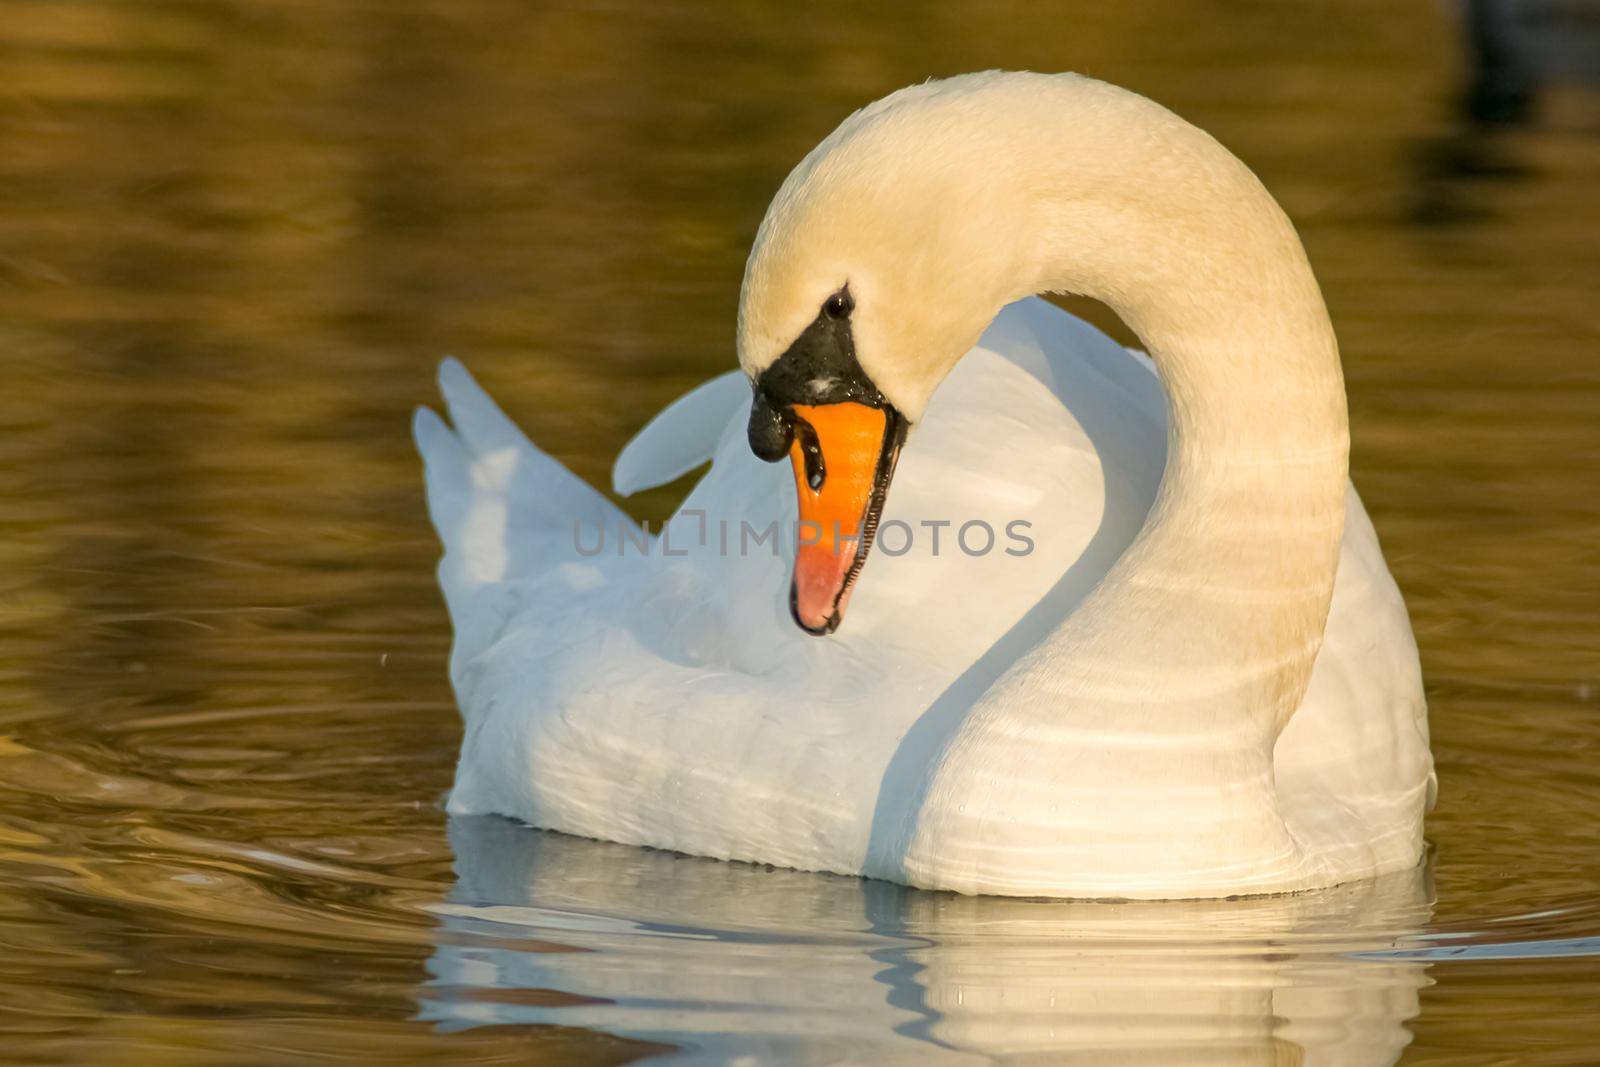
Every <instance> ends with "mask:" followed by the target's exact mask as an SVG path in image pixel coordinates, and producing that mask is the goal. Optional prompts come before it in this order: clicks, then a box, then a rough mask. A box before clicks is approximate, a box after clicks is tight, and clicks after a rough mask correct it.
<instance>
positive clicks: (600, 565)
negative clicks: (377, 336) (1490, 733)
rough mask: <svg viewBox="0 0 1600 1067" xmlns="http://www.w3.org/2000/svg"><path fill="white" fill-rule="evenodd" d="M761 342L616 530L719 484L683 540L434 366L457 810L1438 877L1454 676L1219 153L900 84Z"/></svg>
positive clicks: (935, 852) (1321, 352)
mask: <svg viewBox="0 0 1600 1067" xmlns="http://www.w3.org/2000/svg"><path fill="white" fill-rule="evenodd" d="M1050 292H1067V293H1076V294H1082V295H1085V296H1088V297H1092V298H1094V299H1097V300H1099V301H1101V302H1103V303H1104V304H1106V305H1108V306H1109V307H1110V308H1111V309H1112V310H1114V311H1115V312H1116V313H1117V314H1118V315H1120V316H1121V318H1122V320H1123V321H1124V322H1125V323H1126V324H1127V325H1128V326H1129V327H1130V328H1131V329H1132V330H1133V331H1134V332H1135V333H1136V334H1137V335H1138V337H1139V339H1140V341H1141V342H1142V343H1143V345H1144V346H1145V349H1146V350H1147V351H1148V356H1146V355H1144V354H1142V353H1137V352H1132V351H1129V350H1126V349H1123V348H1122V347H1120V346H1118V345H1117V344H1115V343H1114V342H1113V341H1111V340H1110V339H1109V338H1107V337H1106V336H1104V335H1103V334H1101V333H1100V332H1099V331H1097V330H1095V329H1093V328H1092V327H1090V326H1089V325H1087V324H1086V323H1084V322H1083V321H1081V320H1079V319H1077V318H1075V317H1073V316H1071V315H1070V314H1068V313H1067V312H1065V311H1062V310H1059V309H1057V308H1055V307H1053V306H1052V305H1049V304H1048V303H1046V302H1044V301H1043V300H1042V299H1040V297H1039V296H1038V294H1041V293H1050ZM737 349H738V361H739V368H738V369H737V370H733V371H730V372H728V373H727V374H724V375H722V376H720V377H718V378H716V379H713V380H712V381H710V382H708V383H706V384H705V385H703V386H701V387H700V388H698V389H696V390H694V391H693V392H691V393H690V394H688V395H687V396H685V397H683V398H681V399H679V400H678V401H676V402H675V403H673V404H672V405H670V406H669V407H668V408H667V409H666V410H664V411H663V412H662V413H661V414H660V415H658V416H657V417H656V418H655V419H654V420H653V421H652V422H651V423H650V424H649V425H647V426H646V427H645V428H644V429H643V430H642V431H641V432H640V433H639V435H638V436H637V437H636V438H635V439H634V440H633V441H632V442H630V443H629V444H628V445H627V446H626V447H625V448H624V449H623V451H622V453H621V454H620V455H619V456H618V459H617V462H616V465H615V468H614V470H613V483H614V488H615V490H616V491H617V492H618V493H619V494H621V495H627V494H629V493H631V492H635V491H638V490H640V489H643V488H646V487H649V486H654V485H660V484H665V483H667V482H669V481H671V480H673V479H675V478H677V477H680V476H682V475H683V474H685V473H687V472H689V471H691V470H693V469H695V468H696V467H698V466H700V465H702V464H704V463H705V462H706V461H707V460H710V462H711V466H710V468H709V470H708V471H707V473H706V474H705V475H704V476H703V477H702V478H701V479H700V481H699V482H698V484H696V485H695V487H694V488H693V490H692V491H691V492H690V493H689V494H688V496H687V498H686V499H685V500H684V502H683V504H682V506H681V507H680V508H679V509H678V511H677V512H676V513H675V514H674V515H673V516H672V518H671V519H670V520H668V521H667V523H666V524H665V525H664V526H663V528H662V529H661V530H660V531H658V532H656V533H653V534H652V533H651V532H649V531H647V530H643V529H641V528H640V527H638V526H637V525H636V524H634V523H633V522H632V521H631V520H629V519H628V518H627V517H626V515H624V514H623V513H622V512H621V511H620V510H619V509H618V508H617V507H616V506H615V505H613V504H612V503H611V502H610V501H609V500H608V499H607V498H606V497H604V496H603V495H602V494H601V493H599V492H598V491H596V490H595V489H593V488H592V487H590V486H588V485H586V484H585V483H583V482H582V481H581V480H580V479H578V478H576V477H575V476H573V475H572V474H571V473H570V472H568V471H567V470H566V469H565V468H563V467H561V466H560V465H559V464H558V463H556V462H555V461H554V460H553V459H551V458H550V457H549V456H547V455H546V454H544V453H543V452H541V451H539V450H538V449H537V448H535V447H534V446H533V445H532V444H530V443H529V441H528V440H527V438H526V437H525V436H523V434H522V433H521V432H520V431H519V430H518V429H517V428H516V426H515V425H514V424H513V423H512V422H511V421H510V420H509V419H508V418H507V417H506V416H505V415H504V414H503V413H502V412H501V411H500V409H499V408H498V407H496V406H495V404H494V403H493V401H492V400H490V399H489V397H488V395H487V394H486V393H485V392H484V391H483V390H482V389H481V388H480V387H479V386H478V385H477V383H476V382H475V381H474V380H473V379H472V378H471V376H470V375H469V374H468V373H467V372H466V370H465V369H464V368H463V367H462V366H461V365H460V364H459V363H456V362H454V361H446V362H445V363H444V365H443V366H442V368H441V373H440V385H441V391H442V393H443V396H444V399H445V403H446V406H447V409H448V415H449V418H450V423H449V424H447V423H446V422H445V421H444V420H442V419H441V418H439V417H438V416H437V415H435V414H434V413H433V412H431V411H429V410H427V409H420V410H419V411H418V412H417V415H416V419H415V423H414V434H415V437H416V441H417V445H418V448H419V450H420V452H421V454H422V456H423V459H424V466H425V477H426V483H427V493H428V504H429V510H430V514H431V517H432V520H433V523H434V525H435V527H436V529H437V530H438V533H439V535H440V538H441V540H442V541H443V544H444V549H445V552H444V556H443V558H442V560H441V562H440V565H439V580H440V584H441V587H442V589H443V592H444V596H445V599H446V603H447V606H448V610H449V613H450V616H451V619H452V622H453V625H454V629H455V643H454V646H453V649H452V653H451V661H450V674H451V680H452V683H453V686H454V688H455V691H456V694H457V699H458V704H459V706H460V710H461V713H462V716H463V720H464V728H465V729H464V736H463V741H462V747H461V755H460V761H459V764H458V768H457V774H456V781H455V785H454V788H453V789H452V791H451V793H450V796H449V799H448V809H449V811H450V812H451V813H453V814H458V815H471V814H499V815H505V816H510V817H513V818H516V819H519V820H522V821H524V822H527V823H530V824H533V825H535V826H539V827H543V828H546V829H551V830H556V831H561V832H565V833H568V834H573V835H577V836H581V837H590V838H599V839H604V840H609V841H615V842H621V843H624V844H632V845H643V846H653V847H655V848H659V849H665V850H672V851H677V852H682V853H689V854H693V855H699V856H707V857H713V858H718V859H726V860H744V861H751V862H757V863H763V864H769V865H774V866H780V867H791V868H798V869H801V870H814V871H831V872H837V873H842V874H852V875H862V876H867V877H872V878H879V879H885V880H889V881H895V882H901V883H904V884H907V885H912V886H917V887H922V888H930V889H944V890H955V891H958V892H962V893H984V894H1001V895H1021V896H1053V897H1080V898H1102V897H1104V898H1125V899H1136V898H1147V899H1148V898H1169V899H1172V898H1199V897H1216V896H1230V895H1245V894H1264V893H1280V892H1289V891H1296V890H1303V889H1307V888H1311V887H1316V886H1325V885H1332V884H1336V883H1340V882H1347V881H1352V880H1356V879H1362V878H1369V877H1373V876H1376V875H1379V874H1383V873H1386V872H1390V871H1395V870H1400V869H1404V868H1408V867H1412V866H1414V865H1416V864H1417V863H1418V861H1419V857H1420V856H1421V854H1422V850H1423V840H1422V824H1423V815H1424V812H1425V811H1426V810H1427V808H1428V807H1429V806H1431V803H1432V797H1433V793H1434V776H1433V768H1432V759H1431V756H1430V754H1429V746H1428V727H1427V718H1426V704H1425V701H1424V698H1423V692H1422V682H1421V672H1420V668H1419V665H1418V658H1417V649H1416V643H1415V641H1414V639H1413V637H1412V634H1411V628H1410V623H1409V620H1408V617H1407V614H1406V610H1405V605H1404V602H1403V601H1402V599H1401V596H1400V593H1399V591H1398V589H1397V587H1396V585H1395V583H1394V580H1393V578H1392V577H1391V576H1390V574H1389V571H1388V568H1387V566H1386V564H1385V562H1384V559H1383V555H1382V551H1381V549H1380V547H1379V545H1378V541H1377V537H1376V535H1375V533H1374V531H1373V528H1372V524H1371V522H1370V521H1369V520H1368V518H1367V515H1366V512H1365V510H1364V509H1363V507H1362V505H1361V502H1360V500H1359V498H1358V497H1357V495H1356V493H1355V490H1354V488H1353V487H1352V486H1351V484H1350V480H1349V474H1348V445H1349V433H1348V421H1347V413H1346V404H1345V395H1344V386H1343V376H1342V371H1341V368H1340V364H1339V356H1338V349H1337V345H1336V342H1335V339H1334V334H1333V329H1332V326H1331V324H1330V322H1329V319H1328V314H1327V311H1326V309H1325V307H1324V304H1323V301H1322V297H1321V293H1320V290H1319V289H1318V286H1317V284H1316V281H1315V279H1314V277H1313V275H1312V272H1311V268H1310V266H1309V264H1308V262H1307V260H1306V256H1305V253H1304V250H1303V249H1302V247H1301V244H1300V242H1299V239H1298V238H1297V236H1296V235H1295V232H1294V229H1293V227H1292V226H1291V224H1290V223H1289V221H1288V219H1287V217H1286V216H1285V215H1284V213H1283V212H1282V210H1281V209H1280V208H1279V207H1278V205H1277V203H1276V202H1275V201H1274V200H1273V199H1272V197H1271V195H1270V194H1269V193H1268V192H1267V191H1266V189H1265V188H1264V187H1263V186H1262V185H1261V183H1260V182H1259V181H1258V180H1257V179H1256V177H1255V176H1254V175H1253V174H1252V173H1251V172H1250V170H1249V169H1248V168H1247V167H1245V165H1244V164H1243V163H1241V162H1240V161H1239V160H1238V159H1236V158H1235V157H1234V156H1233V155H1232V154H1230V153H1229V152H1228V151H1227V150H1226V149H1225V148H1223V147H1222V146H1221V145H1220V144H1218V143H1217V142H1216V141H1215V140H1213V139H1212V138H1211V137H1210V136H1209V135H1207V134H1206V133H1204V132H1202V131H1201V130H1199V129H1198V128H1196V127H1194V126H1192V125H1190V124H1188V123H1187V122H1185V121H1183V120H1182V119H1180V118H1179V117H1177V116H1176V115H1174V114H1173V113H1172V112H1170V111H1168V110H1166V109H1164V108H1162V107H1161V106H1159V105H1157V104H1155V103H1153V102H1151V101H1149V100H1147V99H1145V98H1143V97H1141V96H1139V95H1136V94H1134V93H1131V92H1128V91H1126V90H1123V89H1119V88H1116V87H1114V86H1111V85H1108V84H1106V83H1103V82H1099V81H1095V80H1093V79H1090V78H1087V77H1082V76H1078V75H1073V74H1055V75H1045V74H1035V73H1024V72H986V73H978V74H969V75H963V76H959V77H954V78H950V79H947V80H943V81H930V82H927V83H925V84H922V85H917V86H913V87H910V88H906V89H902V90H900V91H898V92H896V93H893V94H891V95H890V96H887V97H885V98H883V99H882V100H879V101H877V102H876V103H874V104H871V105H869V106H867V107H866V108H863V109H862V110H860V111H858V112H856V113H855V114H853V115H851V116H850V117H849V118H847V119H846V120H845V121H844V122H843V123H842V124H841V125H840V126H839V128H838V129H837V130H835V131H834V132H833V133H832V134H830V135H829V136H828V137H827V138H826V139H825V140H823V141H822V142H821V143H820V144H819V145H818V146H817V147H816V148H815V149H814V150H813V151H812V152H811V153H810V154H809V155H807V156H806V157H805V159H804V160H802V161H801V163H800V164H799V165H798V166H797V167H796V168H795V170H794V171H793V172H792V173H791V174H790V175H789V177H788V178H787V179H786V180H785V182H784V183H783V185H782V187H781V188H780V189H779V190H778V193H777V195H776V197H775V198H774V199H773V201H772V204H771V206H770V207H769V209H768V211H767V214H766V216H765V218H764V220H763V221H762V223H761V225H760V227H759V229H758V232H757V234H756V238H755V241H754V244H753V247H752V250H751V253H750V257H749V260H748V263H747V265H746V270H745V277H744V283H743V287H742V291H741V296H740V302H739V312H738V325H737ZM785 460H787V461H788V462H787V467H788V470H787V472H785V470H784V469H782V468H776V467H773V466H769V465H768V463H771V462H780V463H781V462H783V461H785ZM875 535H876V541H877V544H876V547H874V537H875Z"/></svg>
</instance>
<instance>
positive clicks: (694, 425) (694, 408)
mask: <svg viewBox="0 0 1600 1067" xmlns="http://www.w3.org/2000/svg"><path fill="white" fill-rule="evenodd" d="M749 402H750V380H749V379H748V378H746V377H745V376H744V374H743V372H741V371H736V370H735V371H729V372H728V373H727V374H723V375H719V376H718V377H716V378H713V379H711V380H710V381H709V382H706V383H705V384H704V385H701V386H699V387H698V388H695V389H692V390H690V391H689V392H687V393H685V394H684V395H683V396H680V397H679V398H678V399H676V400H674V401H673V402H672V403H671V404H668V405H667V406H666V408H665V409H663V410H662V412H661V414H659V415H657V416H656V417H655V418H653V419H651V420H650V421H649V422H648V423H646V424H645V427H644V429H642V430H640V431H639V432H638V433H637V434H636V435H635V436H634V438H633V440H631V441H629V442H628V443H627V444H626V445H624V446H623V447H622V451H621V453H619V454H618V455H617V462H616V465H615V466H613V467H612V468H611V488H612V489H613V490H614V491H615V492H617V493H618V494H619V495H621V496H632V495H633V494H634V493H637V492H639V491H640V490H642V489H654V488H655V487H656V486H658V485H666V484H667V483H668V482H671V481H675V480H677V479H679V478H681V477H683V476H684V475H685V474H688V473H689V472H690V471H692V470H694V469H695V468H696V467H698V466H700V465H701V464H702V463H706V462H708V461H709V460H710V459H711V457H712V455H714V454H715V453H716V450H717V443H718V442H719V441H720V440H721V439H722V434H723V431H724V430H726V429H727V428H728V422H729V421H730V420H731V419H733V418H735V417H737V416H739V415H741V414H742V413H743V412H744V411H745V409H746V407H747V405H748V404H749Z"/></svg>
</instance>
